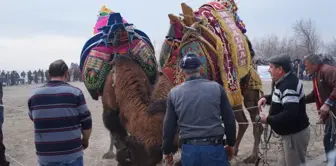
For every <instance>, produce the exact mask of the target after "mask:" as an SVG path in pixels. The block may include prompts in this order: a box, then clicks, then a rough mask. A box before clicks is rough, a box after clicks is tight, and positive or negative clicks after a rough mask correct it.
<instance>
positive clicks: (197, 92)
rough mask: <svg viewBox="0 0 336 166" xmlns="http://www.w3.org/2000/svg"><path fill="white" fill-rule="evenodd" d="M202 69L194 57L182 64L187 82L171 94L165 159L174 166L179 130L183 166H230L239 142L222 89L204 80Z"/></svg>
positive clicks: (232, 117)
mask: <svg viewBox="0 0 336 166" xmlns="http://www.w3.org/2000/svg"><path fill="white" fill-rule="evenodd" d="M200 67H201V62H200V60H199V59H198V57H197V56H196V55H195V54H192V53H188V54H186V55H185V56H184V57H183V58H182V59H181V61H180V68H181V69H182V71H183V73H184V75H185V82H184V83H183V84H181V85H178V86H176V87H174V88H173V89H172V90H171V91H170V92H169V94H168V99H167V110H166V114H165V118H164V123H163V147H162V148H163V159H164V161H165V162H166V163H168V164H169V165H172V164H173V155H172V154H171V153H172V149H171V147H172V143H173V140H174V136H175V134H176V129H177V127H178V128H179V130H180V139H181V140H182V165H183V166H208V165H209V166H210V165H216V166H228V165H229V162H228V160H230V159H231V158H232V155H233V148H232V147H233V146H234V144H235V141H236V124H235V117H234V113H233V110H232V107H231V105H230V103H229V101H228V98H227V96H226V93H225V91H224V89H223V87H222V86H221V85H220V84H218V83H217V82H214V81H210V80H208V79H203V78H201V76H200ZM223 123H224V126H225V129H224V127H223V126H222V124H223ZM224 134H225V135H226V143H227V146H226V147H225V148H224V141H223V137H224Z"/></svg>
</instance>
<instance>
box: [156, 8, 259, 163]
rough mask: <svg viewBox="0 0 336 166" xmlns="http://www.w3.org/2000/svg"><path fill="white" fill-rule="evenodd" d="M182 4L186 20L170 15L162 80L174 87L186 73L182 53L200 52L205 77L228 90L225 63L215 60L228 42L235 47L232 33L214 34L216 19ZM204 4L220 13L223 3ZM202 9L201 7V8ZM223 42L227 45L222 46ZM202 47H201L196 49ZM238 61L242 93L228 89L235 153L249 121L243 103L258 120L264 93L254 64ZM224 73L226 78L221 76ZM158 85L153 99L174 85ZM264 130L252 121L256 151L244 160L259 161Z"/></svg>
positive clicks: (254, 148) (249, 47)
mask: <svg viewBox="0 0 336 166" xmlns="http://www.w3.org/2000/svg"><path fill="white" fill-rule="evenodd" d="M181 6H182V10H183V14H182V15H183V16H184V17H183V19H182V18H180V17H177V16H174V15H173V14H169V19H170V24H171V26H170V29H169V32H168V35H167V36H166V40H165V42H164V44H163V46H162V50H161V54H160V59H159V62H160V66H161V68H162V72H163V75H164V76H160V77H159V80H160V79H161V78H162V77H167V78H168V79H169V80H170V82H171V83H170V84H174V86H176V85H178V84H180V83H182V82H183V76H182V74H181V71H180V70H179V68H178V67H177V66H178V62H179V59H181V58H182V54H183V53H186V52H194V53H195V54H197V55H199V57H200V59H201V60H202V61H203V64H204V66H203V69H202V70H201V74H203V76H204V77H206V78H208V79H210V80H215V81H217V82H218V83H220V84H222V85H223V86H224V87H225V89H226V90H228V85H227V84H228V80H225V79H223V78H225V74H228V73H227V72H226V71H224V70H223V69H222V71H221V67H222V65H223V64H219V63H215V61H217V62H218V61H220V58H221V57H220V56H219V54H218V53H219V52H221V54H223V52H225V51H223V49H225V48H223V47H225V45H226V46H228V45H231V47H230V46H228V47H227V48H230V49H231V51H232V50H233V48H232V45H235V44H236V43H229V42H230V41H229V40H226V39H227V38H229V37H230V35H232V34H223V32H221V33H215V32H216V31H215V28H213V29H211V28H212V27H211V26H210V25H209V24H210V22H211V21H213V20H210V19H209V18H207V19H204V15H202V14H200V11H198V12H199V13H197V12H193V10H192V9H191V8H190V7H189V6H188V5H186V4H185V3H182V4H181ZM202 7H203V8H206V9H207V10H211V11H212V12H214V11H216V12H218V13H219V10H218V9H216V7H223V6H221V4H220V3H218V2H210V3H209V4H206V5H203V6H202ZM202 7H201V8H202ZM201 8H200V10H202V9H201ZM203 10H204V9H203ZM218 13H217V14H218ZM197 15H198V16H197ZM211 16H212V15H211ZM209 17H210V16H209ZM217 28H218V27H217ZM219 35H222V36H219ZM242 36H243V37H245V41H246V45H245V48H246V47H247V49H248V50H247V51H249V52H248V54H249V55H248V54H247V61H248V62H251V61H252V58H253V55H254V52H253V48H252V44H251V43H250V41H249V40H248V38H247V37H246V36H245V35H242ZM220 37H222V38H220ZM223 38H224V39H225V40H224V41H223V40H221V39H223ZM231 42H232V41H231ZM220 43H224V44H222V45H221V44H220ZM193 46H194V47H193ZM199 47H200V48H201V49H198V50H197V49H195V48H199ZM200 50H201V51H202V50H203V52H201V53H199V52H200ZM231 53H232V52H231ZM231 55H232V61H234V58H235V57H234V56H238V55H237V54H231ZM236 58H237V57H236ZM237 64H239V62H237ZM237 64H234V65H235V66H234V67H235V68H236V69H237V71H238V72H237V75H238V76H237V84H238V85H240V91H239V90H237V92H239V93H229V92H228V91H227V93H228V96H229V98H230V97H231V100H230V103H231V105H232V107H233V110H235V112H234V113H235V117H236V121H237V122H238V124H239V123H240V124H239V129H238V134H237V141H236V144H235V146H234V154H235V156H237V155H238V149H239V145H240V143H241V140H242V138H243V135H244V133H245V131H246V129H247V127H248V120H247V118H246V116H245V114H244V112H243V111H242V110H243V109H242V108H243V106H242V104H244V106H245V107H246V108H248V112H249V114H250V117H251V120H252V121H253V122H255V120H256V116H257V115H258V114H259V111H258V108H257V107H256V106H257V103H258V100H259V98H260V97H261V95H262V89H261V79H260V77H259V75H258V74H257V72H256V70H255V69H253V67H252V65H248V64H247V65H245V68H244V67H239V66H238V65H237ZM240 68H244V69H240ZM202 72H203V73H202ZM223 73H224V77H223V75H222V74H223ZM226 78H227V77H226ZM159 82H160V81H159ZM156 87H158V89H154V92H153V96H155V97H154V98H157V97H159V98H165V97H166V94H167V92H169V90H170V89H169V88H171V87H170V86H162V85H160V86H156ZM161 91H162V92H161ZM156 93H157V94H156ZM230 95H231V96H230ZM262 132H263V128H262V126H261V125H257V124H256V123H253V136H254V144H253V151H252V154H251V155H250V156H249V157H248V158H246V159H244V162H245V163H256V162H258V159H259V156H258V153H259V144H260V141H261V134H262Z"/></svg>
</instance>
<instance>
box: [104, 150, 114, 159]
mask: <svg viewBox="0 0 336 166" xmlns="http://www.w3.org/2000/svg"><path fill="white" fill-rule="evenodd" d="M114 158H115V154H114V153H113V152H112V151H108V152H107V153H105V154H104V155H103V159H114Z"/></svg>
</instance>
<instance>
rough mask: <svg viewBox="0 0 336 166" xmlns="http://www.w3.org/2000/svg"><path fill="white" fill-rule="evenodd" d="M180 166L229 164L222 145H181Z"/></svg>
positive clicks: (219, 165)
mask: <svg viewBox="0 0 336 166" xmlns="http://www.w3.org/2000/svg"><path fill="white" fill-rule="evenodd" d="M181 159H182V166H229V162H228V156H227V154H226V150H225V149H224V146H223V145H189V144H183V145H182V155H181Z"/></svg>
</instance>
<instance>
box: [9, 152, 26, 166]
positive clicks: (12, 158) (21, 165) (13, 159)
mask: <svg viewBox="0 0 336 166" xmlns="http://www.w3.org/2000/svg"><path fill="white" fill-rule="evenodd" d="M5 155H6V156H7V157H8V158H10V159H11V160H12V161H14V162H16V163H17V164H18V165H20V166H25V165H23V164H22V163H20V162H19V161H17V160H16V159H15V158H14V157H12V156H10V155H9V154H7V153H6V154H5Z"/></svg>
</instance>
